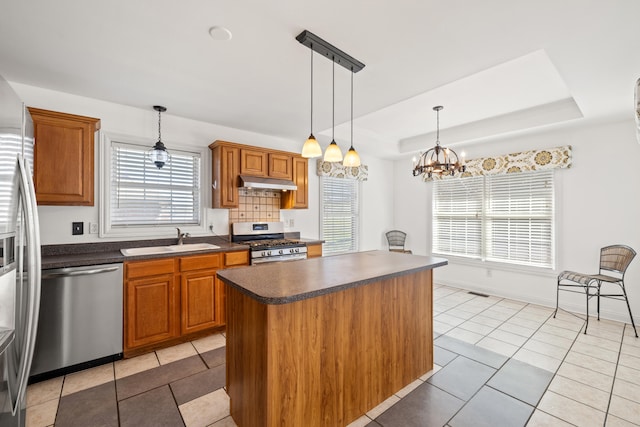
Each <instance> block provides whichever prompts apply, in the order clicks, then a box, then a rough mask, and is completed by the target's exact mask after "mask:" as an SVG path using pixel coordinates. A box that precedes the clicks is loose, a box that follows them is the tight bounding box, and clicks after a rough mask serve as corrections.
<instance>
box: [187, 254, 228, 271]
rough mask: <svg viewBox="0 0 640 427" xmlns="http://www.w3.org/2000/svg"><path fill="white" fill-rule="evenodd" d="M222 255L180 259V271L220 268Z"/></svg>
mask: <svg viewBox="0 0 640 427" xmlns="http://www.w3.org/2000/svg"><path fill="white" fill-rule="evenodd" d="M221 266H222V264H221V263H220V254H208V255H196V256H190V257H182V258H180V271H190V270H201V269H203V268H220V267H221Z"/></svg>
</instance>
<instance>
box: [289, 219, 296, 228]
mask: <svg viewBox="0 0 640 427" xmlns="http://www.w3.org/2000/svg"><path fill="white" fill-rule="evenodd" d="M288 225H289V228H293V227H294V225H295V222H294V221H293V218H289V224H288Z"/></svg>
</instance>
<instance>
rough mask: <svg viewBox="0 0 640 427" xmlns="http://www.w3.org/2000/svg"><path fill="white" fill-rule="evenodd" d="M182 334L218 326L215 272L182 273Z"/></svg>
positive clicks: (218, 314) (218, 315)
mask: <svg viewBox="0 0 640 427" xmlns="http://www.w3.org/2000/svg"><path fill="white" fill-rule="evenodd" d="M181 282H182V283H181V288H182V327H181V331H182V334H188V333H191V332H197V331H201V330H204V329H208V328H211V327H213V326H218V325H219V324H221V323H220V318H221V316H220V313H219V310H220V309H219V301H218V295H216V293H217V292H218V289H217V287H216V271H215V270H198V271H190V272H186V273H182V280H181Z"/></svg>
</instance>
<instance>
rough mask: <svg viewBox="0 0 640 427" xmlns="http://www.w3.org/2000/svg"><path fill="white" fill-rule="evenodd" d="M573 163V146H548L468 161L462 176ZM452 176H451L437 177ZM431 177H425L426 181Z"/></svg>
mask: <svg viewBox="0 0 640 427" xmlns="http://www.w3.org/2000/svg"><path fill="white" fill-rule="evenodd" d="M571 163H572V157H571V146H570V145H565V146H563V147H555V148H546V149H543V150H530V151H522V152H520V153H512V154H505V155H502V156H495V157H480V158H477V159H471V160H467V161H466V163H465V164H466V166H467V170H466V171H465V172H464V173H462V174H461V175H460V177H462V178H466V177H470V176H482V175H500V174H507V173H518V172H532V171H539V170H549V169H558V168H570V167H571ZM435 178H436V179H447V178H452V177H451V176H442V177H435ZM430 180H431V179H428V178H425V181H430Z"/></svg>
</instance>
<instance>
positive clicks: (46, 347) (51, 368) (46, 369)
mask: <svg viewBox="0 0 640 427" xmlns="http://www.w3.org/2000/svg"><path fill="white" fill-rule="evenodd" d="M40 301H41V304H40V319H39V322H38V333H37V337H36V347H35V352H34V357H33V363H32V367H31V379H32V381H34V380H35V381H38V380H41V379H46V378H47V377H53V376H57V375H60V374H63V373H65V374H66V373H69V372H73V371H77V370H80V369H84V368H87V367H90V366H96V365H99V364H102V363H105V362H108V361H111V360H116V359H119V358H122V264H102V265H92V266H87V267H72V268H60V269H54V270H42V293H41V298H40Z"/></svg>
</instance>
